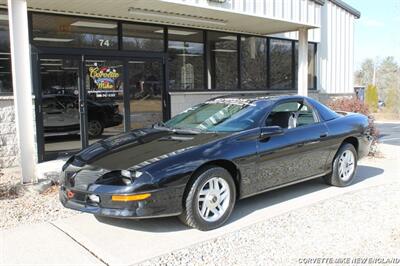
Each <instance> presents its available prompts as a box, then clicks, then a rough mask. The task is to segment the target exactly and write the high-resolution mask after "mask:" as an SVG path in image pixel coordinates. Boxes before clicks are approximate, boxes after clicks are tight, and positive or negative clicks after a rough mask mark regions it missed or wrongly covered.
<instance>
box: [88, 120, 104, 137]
mask: <svg viewBox="0 0 400 266" xmlns="http://www.w3.org/2000/svg"><path fill="white" fill-rule="evenodd" d="M103 131H104V125H103V123H102V122H101V121H100V120H98V119H91V120H89V125H88V135H89V138H90V139H94V138H97V137H99V136H101V135H102V134H103Z"/></svg>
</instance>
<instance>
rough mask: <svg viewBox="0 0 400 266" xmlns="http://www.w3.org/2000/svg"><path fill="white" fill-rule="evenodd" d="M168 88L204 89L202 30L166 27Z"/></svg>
mask: <svg viewBox="0 0 400 266" xmlns="http://www.w3.org/2000/svg"><path fill="white" fill-rule="evenodd" d="M168 52H169V59H168V60H169V83H170V84H169V88H170V90H202V89H204V43H203V32H202V31H198V30H193V29H182V28H172V27H171V28H168Z"/></svg>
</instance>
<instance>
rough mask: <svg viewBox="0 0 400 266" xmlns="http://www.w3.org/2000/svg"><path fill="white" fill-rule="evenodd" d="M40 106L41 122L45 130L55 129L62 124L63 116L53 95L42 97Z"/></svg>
mask: <svg viewBox="0 0 400 266" xmlns="http://www.w3.org/2000/svg"><path fill="white" fill-rule="evenodd" d="M42 108H43V124H44V127H45V130H46V131H52V130H53V129H54V130H56V129H57V128H58V127H60V126H63V124H64V116H63V113H62V108H61V106H60V105H59V103H58V101H57V99H56V97H55V96H52V97H47V98H44V99H43V103H42Z"/></svg>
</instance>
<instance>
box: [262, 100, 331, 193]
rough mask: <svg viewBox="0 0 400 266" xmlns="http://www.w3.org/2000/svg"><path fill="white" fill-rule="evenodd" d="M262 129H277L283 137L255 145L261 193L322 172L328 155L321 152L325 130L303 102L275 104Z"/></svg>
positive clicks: (278, 136) (294, 101) (309, 106)
mask: <svg viewBox="0 0 400 266" xmlns="http://www.w3.org/2000/svg"><path fill="white" fill-rule="evenodd" d="M293 120H294V121H293ZM265 126H280V127H282V128H283V134H280V135H275V136H271V137H270V138H267V139H264V140H261V139H260V140H259V142H258V154H259V163H258V175H259V179H261V180H263V181H264V184H263V188H262V190H265V189H268V188H270V187H275V186H279V185H282V184H285V183H290V182H293V181H296V180H299V179H304V178H307V177H311V176H315V175H318V174H322V173H323V172H324V171H325V169H326V158H327V156H328V152H327V151H325V150H324V149H323V139H324V138H326V137H327V128H326V126H325V125H324V123H321V122H320V120H319V117H318V114H317V113H316V111H315V110H314V108H313V107H312V106H311V105H309V104H308V103H306V102H304V101H303V100H292V101H286V102H281V103H278V104H277V105H275V107H274V108H273V109H272V111H271V113H270V114H269V115H268V117H267V119H266V122H265Z"/></svg>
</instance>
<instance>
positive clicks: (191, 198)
mask: <svg viewBox="0 0 400 266" xmlns="http://www.w3.org/2000/svg"><path fill="white" fill-rule="evenodd" d="M215 177H219V178H222V179H223V180H225V181H226V183H227V184H228V187H229V192H230V193H229V205H228V207H227V208H226V210H225V212H224V213H223V215H222V216H221V217H220V218H219V219H218V220H216V221H212V222H210V221H206V220H205V219H203V217H202V216H201V214H200V210H199V207H200V206H199V204H200V203H199V201H198V197H199V193H200V191H201V189H202V188H203V186H205V184H206V183H207V182H208V181H209V180H210V179H212V178H215ZM185 194H186V196H185V198H184V199H183V212H182V214H181V215H180V216H179V219H180V220H181V221H182V222H183V223H184V224H186V225H187V226H189V227H193V228H196V229H199V230H201V231H208V230H212V229H215V228H218V227H220V226H221V225H223V224H224V223H225V222H226V221H227V220H228V218H229V216H230V215H231V213H232V210H233V208H234V206H235V201H236V187H235V182H234V181H233V178H232V176H231V174H230V173H229V172H228V171H227V170H226V169H224V168H222V167H218V166H207V167H204V168H203V169H201V170H200V171H199V172H198V173H197V174H196V176H194V178H193V179H192V182H191V183H190V184H189V186H188V191H187V192H186V193H185ZM221 202H223V201H221ZM203 204H204V203H203Z"/></svg>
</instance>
